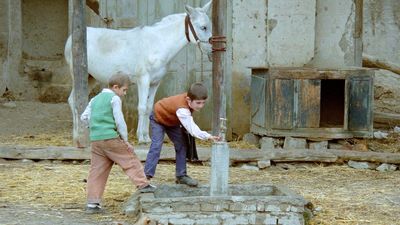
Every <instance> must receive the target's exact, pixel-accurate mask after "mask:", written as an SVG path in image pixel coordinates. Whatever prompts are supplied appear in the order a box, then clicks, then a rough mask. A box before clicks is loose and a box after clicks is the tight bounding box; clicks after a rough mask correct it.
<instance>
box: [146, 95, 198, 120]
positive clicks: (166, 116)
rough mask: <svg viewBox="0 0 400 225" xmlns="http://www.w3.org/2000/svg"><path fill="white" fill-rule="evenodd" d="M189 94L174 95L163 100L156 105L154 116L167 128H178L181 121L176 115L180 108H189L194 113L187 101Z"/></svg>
mask: <svg viewBox="0 0 400 225" xmlns="http://www.w3.org/2000/svg"><path fill="white" fill-rule="evenodd" d="M186 97H187V93H186V92H185V93H182V94H179V95H174V96H171V97H168V98H163V99H161V100H159V101H158V102H156V104H155V105H154V116H155V119H156V121H157V122H158V123H160V124H162V125H165V126H176V125H179V124H180V122H179V119H178V116H177V115H176V111H177V110H178V109H179V108H187V109H189V110H190V112H192V109H191V108H190V107H189V105H188V103H187V100H186Z"/></svg>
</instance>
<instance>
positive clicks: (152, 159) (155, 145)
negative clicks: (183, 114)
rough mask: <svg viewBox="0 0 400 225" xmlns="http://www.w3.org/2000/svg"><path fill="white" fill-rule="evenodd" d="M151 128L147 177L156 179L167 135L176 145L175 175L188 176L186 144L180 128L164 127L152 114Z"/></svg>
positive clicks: (145, 167)
mask: <svg viewBox="0 0 400 225" xmlns="http://www.w3.org/2000/svg"><path fill="white" fill-rule="evenodd" d="M149 118H150V127H151V145H150V150H149V152H148V153H147V158H146V163H145V166H144V173H145V174H146V176H150V177H154V174H155V173H156V167H157V164H158V161H159V160H160V152H161V148H162V145H163V142H164V135H165V133H167V135H168V137H169V139H170V140H171V141H172V142H173V143H174V147H175V155H176V156H175V158H176V168H175V175H176V176H177V177H179V176H184V175H186V144H185V142H184V137H183V134H182V131H181V128H180V125H177V126H172V127H169V126H164V125H162V124H159V123H158V122H157V121H156V120H155V118H154V114H153V113H151V114H150V117H149Z"/></svg>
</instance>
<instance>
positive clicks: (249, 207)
mask: <svg viewBox="0 0 400 225" xmlns="http://www.w3.org/2000/svg"><path fill="white" fill-rule="evenodd" d="M229 210H230V211H233V212H234V211H242V212H255V211H257V206H256V204H243V203H241V202H235V203H232V204H230V205H229Z"/></svg>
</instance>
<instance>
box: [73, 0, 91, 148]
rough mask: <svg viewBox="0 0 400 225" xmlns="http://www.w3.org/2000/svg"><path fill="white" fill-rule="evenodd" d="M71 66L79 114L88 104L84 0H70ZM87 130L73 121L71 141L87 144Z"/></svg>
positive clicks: (81, 145) (76, 144) (74, 99)
mask: <svg viewBox="0 0 400 225" xmlns="http://www.w3.org/2000/svg"><path fill="white" fill-rule="evenodd" d="M72 9H73V10H72V14H73V16H72V17H71V18H72V29H71V32H72V33H71V35H72V66H73V72H74V78H73V80H74V82H73V89H74V92H73V101H74V102H75V108H74V109H72V110H74V113H75V114H77V115H81V114H82V112H83V111H84V110H85V107H86V105H87V104H88V73H87V50H86V23H85V0H72ZM88 136H89V135H88V130H87V128H86V127H85V126H84V124H83V123H82V122H81V121H80V120H77V121H74V128H73V143H74V145H75V146H77V147H87V146H89V138H88Z"/></svg>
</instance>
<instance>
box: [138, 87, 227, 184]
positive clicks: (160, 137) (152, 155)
mask: <svg viewBox="0 0 400 225" xmlns="http://www.w3.org/2000/svg"><path fill="white" fill-rule="evenodd" d="M207 98H208V94H207V89H206V88H205V87H204V86H203V84H201V83H194V84H192V85H191V86H190V88H189V90H188V92H185V93H182V94H179V95H175V96H171V97H168V98H163V99H161V100H160V101H158V102H156V104H154V110H153V112H152V113H151V115H150V126H151V145H150V150H149V152H148V154H147V159H146V163H145V167H144V171H145V174H146V176H147V178H148V179H151V178H152V177H154V174H155V171H156V167H157V164H158V161H159V159H160V152H161V148H162V144H163V141H164V135H165V133H167V135H168V137H169V138H170V140H171V141H172V142H173V143H174V147H175V153H176V171H175V175H176V183H178V184H186V185H188V186H192V187H195V186H197V185H198V182H197V181H196V180H195V179H193V178H191V177H189V176H188V175H187V173H186V151H187V146H186V144H185V139H184V136H183V133H182V131H181V128H180V125H182V126H183V127H184V128H185V129H186V130H187V132H188V133H189V134H191V135H192V136H194V137H196V138H199V139H201V140H214V141H217V140H219V137H217V136H212V135H211V134H209V133H207V132H206V131H202V130H201V129H200V128H199V127H198V126H197V124H196V123H195V122H194V120H193V117H192V112H193V111H200V109H201V108H203V107H204V104H205V103H206V100H207Z"/></svg>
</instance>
